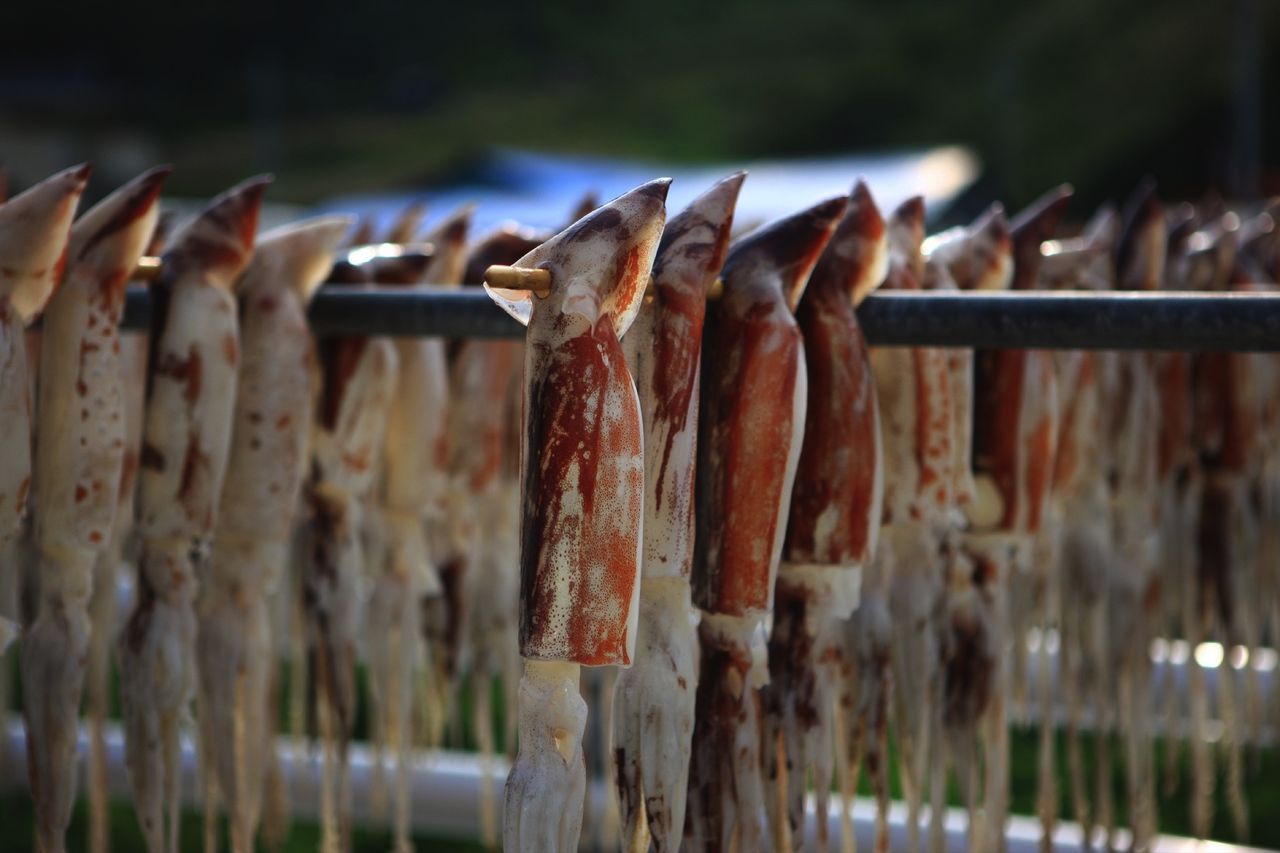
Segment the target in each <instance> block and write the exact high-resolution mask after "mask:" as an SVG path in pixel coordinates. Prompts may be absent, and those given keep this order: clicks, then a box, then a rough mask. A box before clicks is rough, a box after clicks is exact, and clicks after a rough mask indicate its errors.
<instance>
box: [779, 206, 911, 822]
mask: <svg viewBox="0 0 1280 853" xmlns="http://www.w3.org/2000/svg"><path fill="white" fill-rule="evenodd" d="M887 268H888V252H887V248H886V236H885V223H884V220H883V218H881V216H880V211H879V210H878V209H877V207H876V205H875V202H874V201H873V200H872V198H871V193H870V192H869V191H868V189H867V187H866V185H865V184H864V183H862V182H861V181H859V182H858V184H857V185H856V186H855V187H854V189H853V192H852V193H851V194H850V198H849V206H848V208H847V209H846V211H845V214H844V218H843V219H841V220H840V224H839V225H837V226H836V230H835V232H834V234H833V235H832V237H831V240H830V242H828V243H827V246H826V249H825V250H824V251H823V253H822V255H821V257H820V258H819V259H818V263H817V266H815V267H814V270H813V273H812V274H811V275H810V276H809V283H808V285H807V286H806V287H805V290H804V295H803V297H801V299H800V304H799V307H798V308H797V309H796V321H797V323H798V324H799V326H800V331H801V333H802V334H803V336H804V354H805V365H806V372H807V374H808V382H809V389H808V403H807V411H806V415H805V420H804V443H803V445H802V448H801V451H800V461H799V463H798V467H797V473H796V481H795V486H794V489H793V491H792V496H791V506H790V522H789V524H788V527H787V538H786V544H785V546H784V548H783V556H782V564H781V566H780V568H779V570H778V581H777V589H776V591H775V599H774V620H773V631H772V634H771V635H770V638H769V686H768V687H767V688H766V689H765V690H764V693H763V695H764V709H765V738H764V743H765V744H766V748H768V746H769V745H773V747H774V748H773V749H772V750H770V751H768V752H766V754H765V756H764V763H765V767H766V768H767V771H768V772H767V774H766V776H767V778H768V780H769V781H770V783H771V784H772V785H774V786H776V789H775V791H774V792H773V795H772V796H770V798H769V803H770V807H771V809H772V810H773V813H772V814H771V817H772V819H773V820H774V821H775V822H777V821H786V822H787V831H788V832H789V834H790V836H791V841H792V844H793V845H799V844H800V843H801V842H802V841H803V839H804V795H805V791H806V788H807V785H808V782H809V778H810V776H811V775H812V781H813V788H814V790H815V792H816V794H817V815H818V821H817V831H818V839H819V844H820V845H821V846H823V847H825V846H826V843H827V820H826V815H827V800H828V792H829V791H830V789H831V782H832V777H833V773H834V770H835V767H836V763H837V762H836V757H837V754H836V751H835V748H834V746H835V735H836V726H837V723H838V720H837V712H838V704H839V700H840V690H841V685H842V683H843V681H844V678H845V674H846V672H847V671H848V670H849V665H850V664H849V661H847V660H846V658H845V643H844V633H845V631H844V625H845V620H847V619H848V618H849V616H850V614H851V613H852V612H853V610H854V609H855V608H856V607H857V604H858V596H859V588H860V585H861V579H862V578H861V571H862V567H863V566H865V565H867V564H868V562H869V561H870V559H871V557H872V555H873V554H874V553H875V548H876V539H877V537H878V535H879V532H880V518H881V515H882V512H883V510H882V500H883V493H884V469H883V458H882V451H881V439H880V410H879V406H878V404H877V402H876V387H875V378H874V376H873V375H872V372H871V359H870V355H869V352H868V350H867V345H866V341H865V340H864V339H863V337H862V330H861V329H860V328H859V327H858V321H857V317H856V315H855V313H854V309H855V308H856V307H857V305H858V304H859V303H860V302H861V301H862V299H864V298H865V297H866V296H867V295H868V294H869V293H871V292H872V291H873V290H874V289H875V288H876V287H878V286H879V285H880V283H881V282H882V281H883V280H884V277H885V274H886V272H887ZM842 739H843V738H842ZM779 742H780V745H781V748H778V746H779ZM848 769H849V768H848V767H847V766H843V763H842V767H841V782H842V785H843V790H845V791H846V792H847V791H849V790H850V788H851V786H852V784H853V781H852V780H850V779H849V778H848V777H849V773H848ZM781 805H785V808H780V806H781ZM845 805H846V806H847V805H849V804H848V803H847V802H846V804H845ZM776 835H777V832H776V830H775V837H776Z"/></svg>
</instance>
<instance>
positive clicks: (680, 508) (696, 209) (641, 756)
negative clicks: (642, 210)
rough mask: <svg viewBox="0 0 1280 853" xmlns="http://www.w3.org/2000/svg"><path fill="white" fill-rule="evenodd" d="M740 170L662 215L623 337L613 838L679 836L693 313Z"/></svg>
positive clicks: (685, 755)
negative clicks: (625, 410) (622, 629)
mask: <svg viewBox="0 0 1280 853" xmlns="http://www.w3.org/2000/svg"><path fill="white" fill-rule="evenodd" d="M744 177H745V175H744V174H742V173H739V174H736V175H732V176H730V177H728V178H725V179H724V180H722V181H720V182H719V183H717V184H716V185H715V186H713V187H712V188H711V189H710V190H708V191H707V192H705V193H703V194H702V195H701V196H699V197H698V198H697V199H695V200H694V201H693V202H692V203H691V204H690V205H689V207H688V208H687V209H685V210H684V212H682V213H681V214H680V215H678V216H676V217H674V218H672V219H671V220H670V221H669V222H667V226H666V229H665V231H664V232H663V236H662V243H661V244H660V245H659V247H658V255H657V258H656V259H655V260H654V264H653V284H652V286H651V288H650V292H649V295H647V296H646V297H645V299H644V304H643V306H642V307H641V309H640V313H639V315H638V316H637V318H636V321H635V323H634V324H633V325H632V328H631V331H630V332H629V333H628V335H627V337H626V338H625V340H624V342H623V349H624V351H625V352H626V355H627V363H628V366H629V367H630V369H631V373H632V375H633V376H634V377H635V380H636V386H637V389H638V391H639V396H640V411H641V414H642V416H643V419H644V445H645V500H644V525H643V529H644V540H643V541H644V551H643V571H642V578H641V585H640V620H639V627H638V630H637V634H636V644H637V647H636V654H635V660H634V662H633V663H632V665H631V667H630V668H629V669H625V670H623V671H622V673H621V674H620V675H619V676H618V683H617V692H616V693H615V699H614V703H615V707H614V751H615V760H616V763H617V770H616V772H617V782H618V798H619V801H620V803H621V810H622V820H623V846H624V848H625V849H627V850H631V851H646V850H648V849H649V844H650V840H652V841H653V845H654V848H655V849H656V850H659V851H670V850H677V849H679V847H680V841H681V839H682V837H683V835H684V815H685V796H686V792H687V790H688V780H689V750H690V744H691V740H692V737H693V725H694V716H693V711H694V695H695V690H696V688H697V683H698V676H697V642H698V641H697V631H696V621H697V619H696V613H695V611H694V609H693V604H692V601H691V599H690V595H691V592H690V587H689V573H690V571H691V569H692V565H693V533H694V501H693V495H694V471H695V465H694V462H695V460H694V454H695V451H696V449H697V438H698V394H699V387H698V386H699V374H700V367H701V348H702V322H703V317H704V315H705V312H706V298H707V292H708V290H709V289H710V287H711V285H712V283H713V282H714V281H715V277H716V275H717V274H718V273H719V272H720V267H721V266H722V265H723V263H724V258H725V253H726V251H727V249H728V245H729V228H730V226H731V224H732V222H733V209H734V205H735V203H736V202H737V198H738V191H739V189H740V188H741V186H742V181H743V178H744Z"/></svg>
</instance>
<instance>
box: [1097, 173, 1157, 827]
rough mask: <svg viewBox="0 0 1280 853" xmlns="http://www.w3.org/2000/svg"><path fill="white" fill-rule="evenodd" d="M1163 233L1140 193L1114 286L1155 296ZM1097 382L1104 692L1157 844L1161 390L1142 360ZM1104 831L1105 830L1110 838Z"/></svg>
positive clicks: (1134, 356) (1132, 789)
mask: <svg viewBox="0 0 1280 853" xmlns="http://www.w3.org/2000/svg"><path fill="white" fill-rule="evenodd" d="M1166 240H1167V232H1166V227H1165V217H1164V212H1163V210H1162V209H1161V206H1160V203H1159V199H1158V198H1157V197H1156V195H1155V192H1154V188H1153V187H1144V188H1142V189H1140V190H1139V192H1138V193H1137V195H1136V196H1135V198H1134V200H1133V202H1132V203H1131V204H1130V206H1129V209H1128V211H1127V212H1126V215H1125V220H1124V226H1123V229H1122V231H1121V235H1120V240H1119V242H1118V244H1117V245H1116V254H1115V274H1116V284H1117V286H1118V287H1120V288H1121V289H1125V290H1156V289H1158V288H1159V287H1160V286H1161V284H1162V283H1163V281H1164V263H1165V255H1166ZM1108 367H1109V369H1104V373H1103V386H1102V389H1103V394H1104V398H1103V399H1104V407H1105V408H1104V418H1106V422H1105V423H1104V430H1105V433H1106V435H1107V437H1108V438H1109V440H1110V449H1111V451H1112V452H1111V454H1110V456H1109V462H1110V470H1109V477H1108V479H1109V481H1110V482H1111V484H1112V489H1111V513H1110V515H1111V537H1112V555H1113V556H1112V559H1111V561H1110V562H1109V563H1108V571H1107V575H1106V580H1107V587H1108V593H1107V601H1108V603H1107V624H1106V632H1107V633H1106V642H1107V647H1108V656H1107V657H1106V658H1104V661H1103V666H1104V669H1103V673H1102V679H1103V684H1104V688H1105V689H1106V690H1107V691H1108V692H1109V695H1110V697H1113V698H1112V699H1110V701H1109V702H1108V704H1109V705H1112V706H1114V707H1116V709H1117V715H1116V720H1115V724H1116V729H1117V730H1118V732H1119V734H1120V735H1121V737H1122V742H1123V743H1124V746H1125V769H1126V777H1127V792H1126V793H1127V800H1128V811H1129V820H1130V826H1131V828H1132V831H1133V833H1134V843H1135V845H1137V846H1139V847H1141V846H1144V845H1146V844H1148V843H1149V842H1150V841H1151V839H1153V838H1154V836H1155V827H1156V818H1155V789H1154V787H1155V779H1154V767H1153V764H1152V756H1151V744H1150V731H1149V728H1150V716H1151V712H1150V708H1149V701H1148V700H1149V696H1150V683H1151V656H1150V641H1151V627H1152V625H1151V623H1152V620H1153V617H1154V616H1155V611H1156V608H1157V606H1158V604H1159V593H1160V578H1159V576H1158V574H1157V573H1156V572H1155V564H1156V556H1157V553H1156V548H1157V537H1156V531H1157V530H1158V529H1159V494H1158V489H1157V487H1158V480H1157V476H1158V454H1157V450H1158V437H1159V427H1158V425H1159V419H1160V398H1159V389H1158V386H1157V384H1156V373H1155V370H1154V361H1153V359H1152V357H1151V355H1150V354H1149V353H1125V354H1119V355H1113V356H1112V357H1111V359H1110V362H1109V365H1108ZM1110 835H1111V827H1110V826H1108V836H1110Z"/></svg>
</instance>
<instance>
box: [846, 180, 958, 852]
mask: <svg viewBox="0 0 1280 853" xmlns="http://www.w3.org/2000/svg"><path fill="white" fill-rule="evenodd" d="M888 235H889V274H888V278H887V279H886V283H885V287H887V288H891V289H898V290H919V289H921V288H922V287H923V286H924V284H925V283H926V275H928V276H929V277H930V279H932V278H933V277H934V276H941V275H942V274H943V272H944V271H943V270H942V269H941V268H938V269H935V270H933V271H932V272H931V271H930V270H929V265H928V264H926V259H925V257H924V255H923V253H922V243H923V237H924V202H923V200H922V199H920V198H919V197H916V198H912V199H909V200H907V201H906V202H904V203H903V204H902V205H900V206H899V207H898V209H897V210H895V211H894V213H893V215H892V216H891V217H890V220H889V224H888ZM933 264H934V265H935V266H936V264H937V262H936V261H935V262H933ZM942 284H943V286H950V285H948V284H946V282H942ZM871 357H872V367H873V369H874V371H875V379H876V388H877V390H878V393H879V401H880V417H881V435H882V441H883V447H884V459H885V470H886V472H889V476H886V479H885V495H884V513H883V518H882V522H883V527H882V530H881V533H880V539H879V542H878V547H877V553H876V556H875V559H874V560H873V561H872V563H871V566H870V571H869V572H868V573H867V574H866V575H865V576H864V579H863V596H862V602H861V604H860V606H859V613H858V615H857V616H856V618H855V619H854V620H851V626H850V627H851V630H852V631H853V635H852V639H853V641H854V642H855V644H856V647H857V649H858V651H857V659H858V660H859V662H860V663H861V662H863V661H865V662H866V667H865V673H866V674H865V675H862V676H861V678H860V686H861V690H862V693H863V695H862V696H861V697H860V702H861V703H862V704H863V706H864V707H865V708H867V713H868V721H869V722H868V729H869V731H868V732H867V735H866V738H865V740H866V747H867V749H866V759H867V762H868V771H869V773H870V774H871V776H872V779H873V784H874V787H875V788H876V791H877V798H878V799H879V801H880V805H879V813H878V816H877V833H876V841H877V849H878V850H882V849H887V845H888V835H887V824H886V822H885V819H886V811H887V806H888V802H887V800H888V796H887V791H886V787H887V778H886V774H887V766H886V762H887V761H888V755H887V752H886V750H885V742H886V741H885V737H886V735H885V731H886V729H887V725H888V715H889V713H890V710H891V711H892V717H893V721H894V727H895V730H896V742H897V747H898V765H899V770H900V778H901V784H902V790H903V793H904V796H905V799H906V801H907V832H908V835H907V843H908V845H909V846H910V847H912V848H916V847H918V846H919V817H920V807H921V804H922V802H923V799H924V795H925V790H924V785H925V781H926V775H927V769H928V765H929V754H930V750H931V745H930V741H931V738H932V733H933V731H934V730H935V729H936V725H935V724H934V721H933V720H932V719H931V716H932V715H934V714H936V713H937V709H938V707H939V691H940V678H941V669H940V667H941V659H940V650H939V646H938V640H939V637H938V634H939V632H938V620H939V616H940V611H941V602H942V592H943V580H944V578H943V574H942V569H941V567H942V565H943V564H944V563H945V560H944V550H943V549H944V545H945V542H946V539H947V535H948V532H949V530H950V528H951V526H952V524H953V514H954V495H955V491H956V489H955V485H956V477H955V468H956V449H955V433H956V418H955V413H954V410H953V405H952V392H953V382H954V379H953V375H952V365H951V361H950V359H949V357H948V354H947V352H946V351H945V350H940V349H933V348H925V347H917V348H877V349H874V350H872V356H871ZM869 628H874V629H875V630H868V629H869ZM890 668H891V670H892V676H891V678H890V672H889V670H890ZM870 678H874V679H875V680H874V681H871V680H869V679H870ZM890 701H892V705H890V704H889V703H890ZM882 712H883V716H882V715H881V713H882ZM872 725H874V728H872V727H871V726H872ZM877 780H878V781H877ZM882 792H884V793H882Z"/></svg>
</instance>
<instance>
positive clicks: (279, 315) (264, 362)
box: [197, 216, 350, 851]
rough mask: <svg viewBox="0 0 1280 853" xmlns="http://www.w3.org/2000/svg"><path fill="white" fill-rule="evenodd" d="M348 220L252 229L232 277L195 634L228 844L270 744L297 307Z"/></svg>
mask: <svg viewBox="0 0 1280 853" xmlns="http://www.w3.org/2000/svg"><path fill="white" fill-rule="evenodd" d="M349 227H350V221H349V220H348V219H346V218H344V217H337V216H335V217H326V218H322V219H317V220H312V221H308V222H302V223H299V224H297V225H290V226H284V227H282V228H279V229H276V230H274V231H270V232H267V233H266V234H263V235H262V236H261V237H260V238H259V239H258V244H257V248H256V249H255V250H254V256H253V259H252V260H251V261H250V263H249V266H248V267H247V268H246V270H245V272H244V274H243V275H242V276H241V278H240V281H239V283H238V284H237V285H236V295H237V297H238V301H239V305H240V353H241V355H240V370H239V382H238V386H237V389H236V400H235V414H234V421H233V424H234V426H233V430H232V438H231V449H230V456H229V458H228V462H227V472H226V478H225V480H224V484H223V490H222V498H221V502H220V506H219V513H218V522H217V533H216V536H215V539H214V545H213V556H212V560H211V561H210V564H209V568H208V571H207V572H206V574H205V576H204V579H203V583H202V589H201V596H200V602H199V606H198V620H199V621H198V628H199V634H198V642H197V654H198V663H199V675H200V691H199V693H200V724H201V729H202V737H203V738H204V740H205V742H206V743H208V744H209V745H211V746H212V747H213V748H211V749H208V750H207V751H206V755H207V756H208V759H209V761H210V764H211V766H210V767H207V768H205V769H206V772H210V773H215V774H216V779H217V789H218V791H219V793H220V795H221V798H222V801H223V802H224V804H225V807H226V809H227V813H228V815H229V826H230V836H231V846H232V849H234V850H236V851H247V850H251V849H252V848H253V837H254V834H255V831H256V828H257V825H258V818H259V815H260V813H261V802H262V793H263V783H264V776H265V771H266V761H267V760H268V757H269V755H270V753H271V750H272V744H271V741H270V740H269V739H268V738H269V737H270V733H271V731H272V727H271V726H270V724H269V723H268V721H267V720H266V719H265V715H266V714H267V711H268V696H267V690H268V685H269V683H270V680H271V678H272V669H273V666H274V662H275V655H274V651H273V647H272V642H271V634H270V630H271V628H270V624H269V610H268V599H269V597H270V596H271V595H272V594H273V591H274V588H275V586H276V583H277V582H278V579H279V577H280V574H281V572H282V571H283V567H284V563H285V561H286V554H287V550H288V542H289V536H290V533H291V531H292V526H293V520H294V514H295V511H296V508H297V502H298V495H299V490H300V487H301V483H302V478H303V475H304V474H305V471H306V461H307V440H308V434H309V431H310V428H311V420H310V417H311V405H312V400H313V395H312V380H311V369H312V365H313V363H314V354H313V352H312V342H311V334H310V330H309V329H308V328H307V318H306V307H307V303H308V302H309V301H310V299H311V296H312V294H313V293H314V292H315V290H316V288H317V287H318V286H319V285H320V282H321V281H322V280H323V279H324V278H325V277H326V276H327V275H328V272H329V269H330V268H331V267H332V266H333V250H334V249H335V248H336V246H337V244H338V241H339V240H340V239H341V238H342V236H343V234H344V233H345V232H346V230H347V229H348V228H349ZM215 806H216V804H215V803H207V804H206V808H207V809H210V810H212V809H214V808H215Z"/></svg>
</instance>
